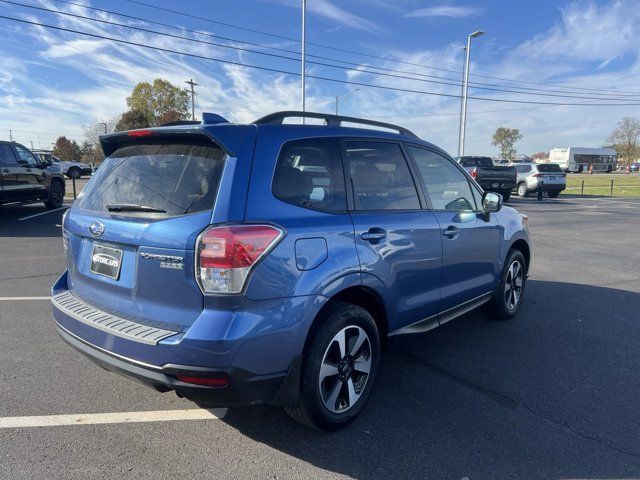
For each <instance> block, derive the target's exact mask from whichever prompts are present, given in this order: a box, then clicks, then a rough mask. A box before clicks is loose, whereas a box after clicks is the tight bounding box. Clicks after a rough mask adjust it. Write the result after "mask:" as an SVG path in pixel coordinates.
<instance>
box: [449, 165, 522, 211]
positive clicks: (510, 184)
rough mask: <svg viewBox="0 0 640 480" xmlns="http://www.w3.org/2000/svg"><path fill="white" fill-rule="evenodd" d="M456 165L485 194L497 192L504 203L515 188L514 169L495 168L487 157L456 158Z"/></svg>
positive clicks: (515, 176) (515, 175)
mask: <svg viewBox="0 0 640 480" xmlns="http://www.w3.org/2000/svg"><path fill="white" fill-rule="evenodd" d="M456 160H458V163H459V164H460V165H461V166H463V167H464V168H465V169H466V170H467V172H469V175H471V177H473V179H475V181H476V182H478V184H479V185H480V186H481V187H482V189H483V190H484V191H485V192H497V193H499V194H501V195H502V198H503V199H504V201H505V202H507V201H509V198H510V197H511V191H512V190H514V189H515V188H516V179H517V176H518V174H517V173H516V167H513V166H511V167H496V166H494V165H493V160H491V158H489V157H474V156H465V157H458V158H457V159H456Z"/></svg>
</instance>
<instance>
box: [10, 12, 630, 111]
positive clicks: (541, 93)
mask: <svg viewBox="0 0 640 480" xmlns="http://www.w3.org/2000/svg"><path fill="white" fill-rule="evenodd" d="M0 2H3V3H8V4H11V5H17V6H21V7H25V8H31V9H35V10H40V11H46V12H50V13H55V14H57V15H65V16H70V17H74V18H80V19H83V20H91V21H94V22H99V23H104V24H108V25H113V26H117V27H122V28H128V29H132V30H136V31H142V32H145V33H151V34H155V35H163V36H168V37H170V38H176V39H180V40H186V41H190V42H196V43H201V44H206V45H214V46H217V47H224V48H229V49H233V50H239V51H245V52H250V53H255V54H258V55H266V56H269V57H276V58H281V59H285V60H291V61H295V62H299V61H300V60H299V59H297V58H291V57H286V56H282V55H277V54H272V53H267V52H260V51H256V50H251V49H246V48H241V47H234V46H230V45H224V44H220V43H214V42H208V41H204V40H198V39H195V38H189V37H184V36H180V35H172V34H169V33H165V32H159V31H157V30H150V29H146V28H141V27H136V26H133V25H127V24H122V23H118V22H112V21H109V20H102V19H98V18H93V17H86V16H83V15H78V14H74V13H69V12H63V11H60V10H53V9H48V8H44V7H38V6H34V5H27V4H23V3H19V2H14V1H10V0H0ZM308 63H310V64H315V65H319V66H324V67H328V68H336V69H340V70H346V69H347V68H346V67H342V66H340V65H335V64H330V63H324V62H315V61H309V62H308ZM345 63H348V62H345ZM353 65H356V66H358V67H359V68H358V69H357V70H358V71H359V72H362V73H367V74H371V75H379V76H385V77H391V78H401V79H405V80H412V81H418V82H426V83H433V84H440V85H450V86H454V87H460V85H461V84H460V83H459V82H451V81H442V80H431V79H430V78H436V79H439V78H442V77H437V76H433V75H424V74H419V73H413V72H406V73H410V74H411V75H416V76H419V77H427V78H429V79H426V78H415V76H407V75H401V74H400V73H405V72H398V71H394V70H391V69H385V68H381V67H372V68H375V69H376V70H384V71H385V72H397V73H384V72H378V71H375V70H371V69H369V68H364V67H361V66H359V65H357V64H353ZM473 88H475V89H481V90H488V91H494V92H502V93H514V94H519V95H538V96H546V97H556V98H575V99H581V100H602V101H624V100H627V99H626V98H611V99H608V98H600V97H588V96H584V95H568V94H567V93H569V92H560V91H555V92H558V93H550V92H551V91H548V90H547V91H545V90H541V89H531V90H539V93H531V92H527V91H520V90H523V89H522V88H519V90H514V89H505V88H495V87H493V86H492V87H485V86H475V85H474V86H473ZM516 88H518V87H516ZM525 88H526V87H525ZM560 93H562V94H560ZM594 95H605V94H594ZM607 95H608V94H607Z"/></svg>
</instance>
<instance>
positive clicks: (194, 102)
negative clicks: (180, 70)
mask: <svg viewBox="0 0 640 480" xmlns="http://www.w3.org/2000/svg"><path fill="white" fill-rule="evenodd" d="M184 83H186V84H187V85H189V86H190V87H191V120H195V119H196V110H195V109H196V101H195V95H196V92H195V91H194V89H193V88H194V87H198V86H199V85H198V84H197V83H196V82H194V81H193V78H190V79H189V81H188V82H184Z"/></svg>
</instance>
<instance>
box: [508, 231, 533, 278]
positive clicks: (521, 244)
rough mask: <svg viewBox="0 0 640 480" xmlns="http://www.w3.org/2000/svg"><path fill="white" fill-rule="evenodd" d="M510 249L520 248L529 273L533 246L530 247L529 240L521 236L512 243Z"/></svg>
mask: <svg viewBox="0 0 640 480" xmlns="http://www.w3.org/2000/svg"><path fill="white" fill-rule="evenodd" d="M509 250H519V251H520V253H522V256H523V257H524V261H525V263H526V267H527V273H529V265H530V264H531V248H530V247H529V244H528V243H527V241H526V240H524V239H522V238H519V239H518V240H516V241H515V242H513V243H512V244H511V245H510V247H509Z"/></svg>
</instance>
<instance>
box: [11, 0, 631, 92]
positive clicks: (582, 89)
mask: <svg viewBox="0 0 640 480" xmlns="http://www.w3.org/2000/svg"><path fill="white" fill-rule="evenodd" d="M0 1H5V3H12V4H15V5H21V6H25V7H28V8H35V9H39V10H46V11H50V12H57V13H59V14H62V15H70V16H75V17H78V18H86V19H90V20H94V21H99V22H102V23H111V24H115V25H120V26H123V27H125V28H127V27H130V26H127V25H122V24H117V23H114V22H109V21H107V20H101V19H95V18H92V17H83V16H80V15H76V14H71V13H67V12H61V11H58V10H49V9H45V8H42V7H35V6H30V5H25V4H19V3H16V2H9V1H6V0H0ZM55 1H56V2H59V3H64V4H67V5H73V6H78V7H82V8H85V9H88V10H93V11H98V12H102V13H108V14H111V15H116V16H120V17H123V18H128V19H132V20H137V21H142V22H145V23H149V24H153V25H159V26H163V27H165V28H171V29H175V30H181V31H184V32H188V33H192V34H195V35H201V36H206V37H210V38H217V39H221V40H226V41H230V42H235V43H239V44H243V45H250V46H254V47H258V48H266V49H270V50H274V51H279V52H284V53H289V54H293V55H300V52H298V51H295V50H288V49H284V48H278V47H274V46H270V45H262V44H258V43H252V42H246V41H243V40H239V39H234V38H230V37H224V36H220V35H213V34H210V33H207V32H200V31H196V30H190V29H187V28H184V27H178V26H175V25H169V24H166V23H162V22H157V21H154V20H149V19H146V18H141V17H136V16H133V15H128V14H124V13H121V12H116V11H113V10H106V9H102V8H97V7H89V6H87V5H84V4H81V3H75V2H72V1H69V0H55ZM138 3H140V2H138ZM145 6H149V7H151V8H160V9H161V10H165V11H169V12H172V13H176V14H178V15H187V16H191V15H189V14H184V13H181V12H176V11H174V10H169V9H164V8H161V7H155V6H154V5H146V4H145ZM192 17H193V16H192ZM194 18H197V19H199V20H203V19H202V18H200V17H194ZM205 20H206V19H205ZM209 21H211V22H214V23H215V22H216V21H214V20H211V19H209ZM224 25H227V24H224ZM237 28H240V29H242V28H243V27H237ZM249 31H252V30H251V29H249ZM150 32H153V31H150ZM260 33H264V32H260ZM160 34H165V35H170V34H166V33H160ZM265 34H266V33H265ZM177 38H181V37H177ZM285 38H286V39H288V40H292V41H296V42H298V43H299V40H296V39H290V38H288V37H285ZM185 39H187V38H185ZM189 40H195V39H189ZM195 41H197V40H195ZM200 43H208V42H202V41H200ZM308 44H311V45H315V44H313V43H309V42H308ZM211 45H215V46H220V47H224V48H235V49H237V50H241V49H240V48H238V47H231V46H229V45H222V44H215V43H211ZM323 47H324V48H330V49H334V50H337V51H345V52H349V53H353V54H356V55H361V56H366V57H372V58H377V59H381V60H385V61H390V62H395V63H401V64H407V65H413V66H417V67H420V68H425V69H432V70H441V71H445V72H452V73H457V74H460V72H459V71H456V70H450V69H446V68H441V67H434V66H429V65H421V64H417V63H411V62H403V61H400V60H395V59H392V58H388V57H381V56H372V55H368V54H365V53H362V52H354V51H351V50H344V49H338V48H333V47H329V46H326V45H324V46H323ZM244 51H247V52H251V53H257V54H265V55H269V56H272V57H279V58H283V59H286V58H290V57H284V56H278V55H275V54H268V53H265V52H256V51H253V50H249V49H245V50H244ZM307 56H308V57H310V58H317V59H321V60H328V61H334V62H338V63H342V64H345V65H351V66H355V67H357V68H362V65H361V64H359V63H354V62H348V61H345V60H340V59H335V58H331V57H325V56H321V55H313V54H307ZM290 59H291V60H296V59H295V58H290ZM368 68H373V69H376V70H382V71H388V72H395V73H405V74H410V75H416V76H420V77H424V78H435V79H439V80H449V81H457V79H451V78H448V77H439V76H435V75H427V74H422V73H419V72H411V71H406V70H393V69H389V68H384V67H379V66H374V65H371V66H369V67H368ZM471 76H475V77H483V78H489V79H495V80H502V81H506V82H510V83H524V84H531V85H538V86H548V87H554V88H563V89H565V90H569V91H568V92H565V91H562V90H548V89H538V88H531V87H517V86H516V87H511V88H518V89H520V90H532V91H541V92H555V93H574V92H572V91H571V90H575V91H576V92H575V93H584V92H587V91H588V92H603V93H601V94H600V93H593V95H621V96H640V92H625V91H612V90H604V89H594V88H586V87H572V86H565V85H560V84H553V83H542V82H532V81H526V80H517V79H509V78H503V77H492V76H489V75H481V74H471ZM469 84H470V86H471V85H472V86H473V87H474V88H481V86H490V87H510V86H509V85H499V84H498V85H496V84H491V83H482V82H475V81H472V82H470V83H469Z"/></svg>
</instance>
